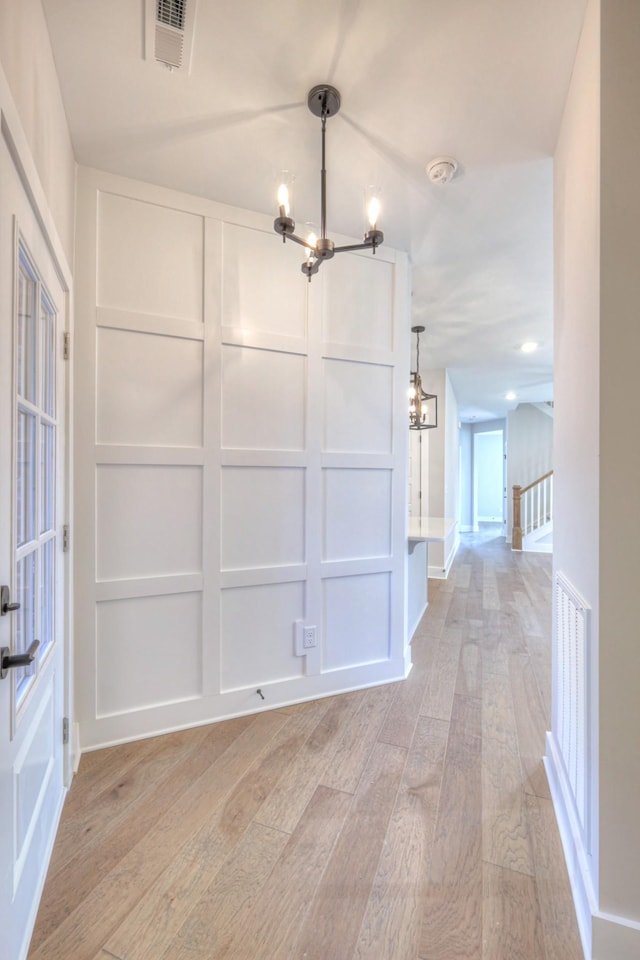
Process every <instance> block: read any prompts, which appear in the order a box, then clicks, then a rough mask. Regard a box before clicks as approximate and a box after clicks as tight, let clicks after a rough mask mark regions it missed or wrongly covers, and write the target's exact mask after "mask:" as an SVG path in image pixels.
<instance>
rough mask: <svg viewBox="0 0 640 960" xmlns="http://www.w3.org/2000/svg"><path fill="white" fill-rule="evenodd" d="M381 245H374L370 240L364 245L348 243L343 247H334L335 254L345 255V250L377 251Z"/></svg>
mask: <svg viewBox="0 0 640 960" xmlns="http://www.w3.org/2000/svg"><path fill="white" fill-rule="evenodd" d="M379 246H380V244H379V243H372V242H371V241H370V240H365V241H364V242H363V243H347V244H345V245H344V246H342V247H334V248H333V252H334V253H344V252H345V250H371V249H372V248H373V249H374V250H375V248H376V247H379Z"/></svg>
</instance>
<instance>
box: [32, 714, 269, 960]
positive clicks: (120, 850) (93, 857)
mask: <svg viewBox="0 0 640 960" xmlns="http://www.w3.org/2000/svg"><path fill="white" fill-rule="evenodd" d="M252 722H253V718H252V717H237V718H236V719H234V720H229V721H228V722H227V723H224V724H221V723H216V724H213V725H212V726H210V727H203V728H202V730H205V731H206V735H205V739H204V740H202V741H199V749H198V750H197V751H196V752H195V753H193V752H190V753H188V754H187V755H186V756H185V758H184V761H183V762H182V763H180V764H179V765H177V766H176V767H175V768H174V769H173V771H172V773H171V776H170V777H169V778H167V779H166V780H164V781H163V782H162V783H160V784H158V786H157V789H156V791H155V792H154V793H153V794H152V795H150V796H146V797H145V798H144V803H141V804H138V805H137V806H135V808H134V807H131V806H130V807H129V808H128V809H127V811H126V815H124V816H123V817H121V818H114V819H113V820H112V821H110V822H109V823H108V824H107V829H106V830H105V831H103V832H102V833H101V835H100V837H99V842H97V843H93V842H88V841H85V840H84V839H83V841H81V842H80V843H79V844H78V845H77V847H76V849H75V854H74V856H73V857H71V859H68V858H67V859H66V862H65V865H64V867H63V869H62V870H60V871H58V872H56V873H54V874H52V875H48V876H47V882H46V884H45V888H44V891H43V895H42V900H41V903H40V909H39V911H38V922H37V924H36V928H35V930H34V934H33V938H32V941H31V950H32V951H33V952H35V951H36V950H37V949H38V947H39V946H40V945H41V944H42V943H44V942H45V941H46V940H47V939H48V938H49V937H50V936H51V935H53V933H54V932H55V931H56V930H57V928H58V927H59V926H60V924H62V922H63V921H64V920H65V919H66V918H67V917H69V916H70V915H71V914H72V913H73V912H74V911H75V910H76V909H80V908H81V905H82V904H83V903H84V901H85V900H86V898H87V897H88V896H89V894H90V893H91V891H92V890H93V889H94V888H95V887H97V886H98V885H99V884H100V883H101V882H102V881H103V879H104V878H105V877H106V876H108V875H109V873H110V872H111V871H112V870H115V868H116V866H117V864H118V863H119V862H120V861H121V860H123V859H124V858H125V857H126V856H127V854H129V852H130V851H131V850H132V849H133V848H134V847H135V846H136V845H137V844H138V843H140V842H141V840H143V838H144V837H145V836H146V835H147V834H148V833H149V832H150V831H152V830H153V829H154V828H155V826H156V824H157V822H158V821H159V820H161V819H162V818H163V817H164V816H165V815H166V814H167V812H168V811H169V810H170V809H171V807H172V806H173V804H174V803H176V802H177V801H178V800H179V798H180V797H181V796H182V795H183V794H184V793H185V791H187V790H189V789H190V788H191V787H192V786H193V784H194V783H196V782H197V781H198V779H199V778H200V777H201V776H202V775H203V774H204V773H205V772H206V771H207V770H208V769H209V767H211V766H212V764H214V763H215V762H216V760H217V759H218V758H219V757H220V756H222V754H223V753H224V752H225V751H226V750H227V749H228V748H229V746H230V745H231V744H232V743H233V741H234V740H235V739H236V738H237V737H238V736H240V734H241V733H242V732H243V731H244V730H246V729H247V728H248V727H249V726H251V724H252ZM144 755H145V751H142V756H144ZM125 769H126V768H125ZM77 789H78V790H79V791H82V784H81V783H80V782H79V783H78V784H77ZM74 815H75V812H74V811H72V813H71V816H74ZM67 816H68V811H67V809H66V806H65V810H64V817H65V818H66V817H67ZM56 842H57V841H56Z"/></svg>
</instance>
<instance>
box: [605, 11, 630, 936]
mask: <svg viewBox="0 0 640 960" xmlns="http://www.w3.org/2000/svg"><path fill="white" fill-rule="evenodd" d="M601 23H602V26H601V58H602V59H601V104H600V110H601V114H600V118H601V141H600V144H601V168H600V433H599V439H600V461H599V464H600V524H599V533H600V570H599V573H600V634H599V636H600V655H599V666H600V688H599V696H600V907H601V909H602V910H605V911H608V912H610V913H612V914H617V915H620V916H623V917H626V918H628V919H629V920H634V921H636V922H637V923H638V924H639V931H638V936H637V938H636V945H637V948H638V955H640V829H639V828H638V799H639V798H640V750H639V749H638V733H639V731H640V652H639V645H638V577H639V575H640V562H639V560H638V543H640V510H639V509H638V489H639V481H640V438H639V436H638V421H639V419H640V398H639V395H638V389H637V377H638V357H639V356H640V326H639V324H638V303H639V302H640V270H638V223H639V222H640V182H639V181H638V169H639V167H640V128H639V126H638V122H637V117H638V102H639V101H640V57H639V55H638V53H639V47H638V38H640V5H639V4H637V3H629V2H623V0H606V2H604V3H602V21H601ZM621 157H624V162H623V163H622V162H621Z"/></svg>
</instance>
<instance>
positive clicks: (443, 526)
mask: <svg viewBox="0 0 640 960" xmlns="http://www.w3.org/2000/svg"><path fill="white" fill-rule="evenodd" d="M457 525H458V521H457V520H450V519H448V518H447V517H409V532H408V535H407V539H408V540H409V542H412V541H417V540H426V541H428V542H442V541H443V540H446V539H447V537H448V536H449V534H450V533H451V531H452V530H455V528H456V526H457Z"/></svg>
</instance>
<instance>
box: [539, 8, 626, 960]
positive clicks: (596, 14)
mask: <svg viewBox="0 0 640 960" xmlns="http://www.w3.org/2000/svg"><path fill="white" fill-rule="evenodd" d="M639 35H640V6H638V5H637V4H635V3H629V2H623V0H602V3H600V2H599V0H590V2H589V5H588V10H587V16H586V20H585V25H584V29H583V35H582V39H581V43H580V49H579V52H578V57H577V60H576V65H575V69H574V73H573V78H572V82H571V89H570V92H569V96H568V99H567V103H566V107H565V113H564V118H563V122H562V128H561V133H560V137H559V140H558V145H557V150H556V158H555V161H556V162H555V223H556V229H555V251H556V252H555V276H556V298H555V313H556V316H555V333H554V358H555V359H554V362H555V380H556V383H555V441H554V467H555V481H556V482H555V511H554V512H555V523H554V572H555V573H558V572H562V573H563V575H564V576H565V577H566V578H567V579H568V580H569V581H570V582H571V583H572V584H573V585H574V586H575V588H576V589H577V590H578V591H579V592H580V594H582V596H583V597H584V598H585V600H586V602H587V604H588V605H589V606H590V607H591V635H590V641H589V643H588V644H587V646H586V648H585V649H584V651H578V653H579V656H584V658H585V661H586V678H587V680H586V686H585V690H586V697H587V778H586V782H587V816H586V818H585V819H586V822H585V823H584V824H580V823H579V822H578V820H577V817H576V814H575V807H574V803H573V797H572V795H571V791H570V790H569V789H568V786H567V777H566V775H565V772H564V769H563V766H562V762H561V760H560V757H559V752H560V751H559V747H558V743H557V740H556V731H557V728H558V722H559V716H560V712H561V711H563V710H564V709H566V706H567V704H566V702H563V700H562V698H561V697H560V695H559V691H558V688H557V679H558V671H557V667H558V664H557V656H558V654H557V649H556V646H555V645H554V710H553V714H554V716H553V730H552V733H551V736H550V737H549V745H548V759H547V762H548V766H549V771H550V776H551V783H552V787H553V790H554V804H555V806H556V812H557V815H558V820H559V823H560V826H561V829H562V832H563V840H564V843H565V852H566V855H567V860H568V864H569V870H570V876H571V879H572V885H573V889H574V897H575V899H576V904H577V908H578V916H579V920H580V923H581V929H582V933H583V941H584V944H585V950H586V955H587V956H588V957H593V958H595V960H631V958H635V957H637V956H640V831H639V830H638V796H640V754H639V752H638V749H637V740H638V730H639V729H640V669H639V667H640V662H639V660H638V644H637V634H638V618H637V592H638V574H639V573H640V570H639V564H638V559H637V543H638V537H639V535H640V516H639V512H638V509H637V488H638V483H637V479H638V477H639V476H640V441H639V440H638V432H637V421H638V415H639V413H640V409H639V402H638V399H637V391H636V390H635V389H634V388H635V381H636V378H637V356H638V352H639V348H640V332H639V328H638V323H637V303H638V298H639V295H640V275H639V272H638V268H637V223H638V217H639V215H640V185H639V184H638V180H637V176H636V171H637V169H638V164H639V162H640V136H639V131H638V126H637V124H636V123H634V122H633V119H632V118H634V117H635V116H636V114H637V103H638V97H639V95H640V64H639V61H638V56H637V38H638V36H639ZM555 637H556V634H555V633H554V639H555ZM576 679H578V675H576ZM577 695H578V696H581V692H580V691H579V690H578V694H577Z"/></svg>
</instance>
